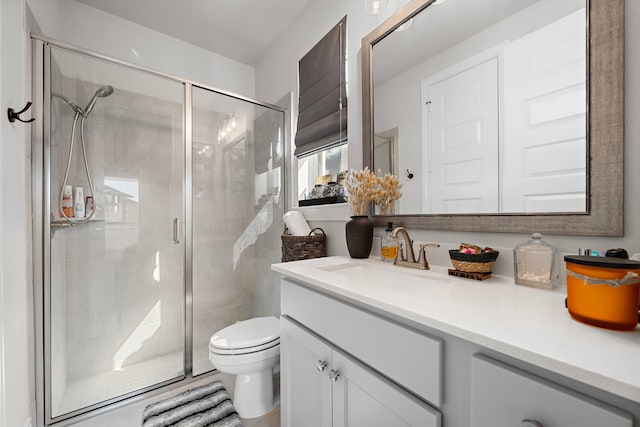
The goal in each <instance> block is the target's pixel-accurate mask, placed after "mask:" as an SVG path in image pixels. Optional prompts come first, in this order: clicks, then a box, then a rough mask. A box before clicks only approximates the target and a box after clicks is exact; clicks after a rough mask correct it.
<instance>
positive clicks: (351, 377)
mask: <svg viewBox="0 0 640 427" xmlns="http://www.w3.org/2000/svg"><path fill="white" fill-rule="evenodd" d="M329 378H330V379H331V381H332V382H333V427H362V426H367V427H389V426H394V427H401V426H420V427H439V426H440V413H439V412H438V411H437V410H435V409H433V408H431V407H430V406H429V405H427V404H426V403H424V402H422V401H420V400H418V399H417V398H415V397H414V396H412V395H410V394H408V393H406V392H405V391H403V390H401V389H400V388H398V387H397V386H395V385H393V384H392V383H391V382H389V381H387V380H386V379H384V378H383V377H382V376H380V375H379V374H377V373H375V372H373V371H372V370H370V369H368V368H366V367H365V366H364V365H361V364H359V363H357V362H355V361H354V360H353V359H351V358H349V357H347V356H345V355H343V354H342V353H340V352H338V351H336V350H334V351H333V366H332V369H331V371H330V373H329Z"/></svg>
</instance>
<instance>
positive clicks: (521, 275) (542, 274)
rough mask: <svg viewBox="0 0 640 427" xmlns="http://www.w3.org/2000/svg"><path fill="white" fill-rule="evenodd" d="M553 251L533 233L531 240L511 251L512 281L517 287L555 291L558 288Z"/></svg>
mask: <svg viewBox="0 0 640 427" xmlns="http://www.w3.org/2000/svg"><path fill="white" fill-rule="evenodd" d="M555 258H556V254H555V249H554V248H553V247H551V246H550V245H549V244H548V243H547V242H545V241H544V240H542V234H540V233H533V234H532V235H531V240H529V241H528V242H526V243H522V244H520V245H517V246H516V247H515V249H514V250H513V263H514V279H515V282H516V284H517V285H525V286H533V287H536V288H545V289H555V288H556V287H557V286H558V273H557V272H556V259H555Z"/></svg>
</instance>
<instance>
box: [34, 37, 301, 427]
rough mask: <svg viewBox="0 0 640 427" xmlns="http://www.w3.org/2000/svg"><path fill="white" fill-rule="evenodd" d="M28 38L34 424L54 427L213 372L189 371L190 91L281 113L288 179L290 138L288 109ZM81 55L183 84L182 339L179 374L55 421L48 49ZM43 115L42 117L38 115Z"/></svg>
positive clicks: (50, 41)
mask: <svg viewBox="0 0 640 427" xmlns="http://www.w3.org/2000/svg"><path fill="white" fill-rule="evenodd" d="M31 39H32V43H31V44H32V74H33V77H32V94H33V95H32V97H33V101H34V117H35V118H36V123H40V124H41V125H40V126H38V125H35V126H33V127H32V129H33V130H32V155H31V177H32V191H31V192H32V206H33V224H32V226H33V239H32V240H33V286H34V289H33V291H34V292H33V298H34V327H35V339H36V342H35V374H36V378H35V379H36V411H37V425H38V426H48V425H53V424H55V425H56V426H65V425H69V424H70V423H72V422H77V421H81V420H84V419H88V418H91V417H93V416H96V415H99V414H101V413H104V412H107V411H110V410H113V409H116V408H118V407H120V406H124V405H126V404H129V403H131V402H134V401H138V400H142V399H145V398H148V397H151V396H153V395H156V394H158V393H161V392H163V391H166V390H168V389H169V387H171V386H173V385H176V384H188V383H190V382H193V381H197V380H200V379H201V378H205V377H207V376H209V375H213V374H215V373H216V371H215V370H214V371H210V372H206V373H203V374H199V375H196V376H194V375H193V372H192V356H193V354H192V353H193V191H192V189H193V182H192V173H193V153H192V149H193V116H192V111H193V105H192V96H193V91H192V89H193V87H198V88H201V89H204V90H207V91H210V92H214V93H217V94H220V95H224V96H229V97H232V98H235V99H237V100H240V101H245V102H248V103H251V104H254V105H257V106H261V107H265V108H269V109H271V110H275V111H279V112H281V113H283V120H282V125H283V127H284V132H283V141H284V147H285V149H284V153H283V155H284V159H285V160H284V161H283V162H282V165H281V167H282V169H283V170H282V175H281V176H282V177H283V179H284V180H286V178H287V177H288V176H289V174H288V173H289V171H288V169H289V168H288V160H287V159H289V156H290V148H289V144H288V142H289V141H290V135H291V130H290V126H291V120H290V111H289V110H288V109H287V108H283V107H280V106H277V105H273V104H269V103H265V102H261V101H258V100H255V99H252V98H248V97H245V96H242V95H238V94H235V93H232V92H229V91H225V90H222V89H219V88H216V87H213V86H210V85H206V84H202V83H199V82H195V81H192V80H188V79H184V78H180V77H177V76H174V75H171V74H167V73H163V72H159V71H155V70H152V69H150V68H146V67H143V66H140V65H136V64H132V63H129V62H126V61H122V60H119V59H115V58H112V57H109V56H106V55H102V54H99V53H95V52H92V51H89V50H86V49H83V48H80V47H77V46H73V45H69V44H66V43H62V42H58V41H56V40H53V39H50V38H47V37H43V36H40V35H34V34H32V35H31ZM52 47H55V48H57V49H61V50H64V51H66V52H70V53H74V54H77V55H82V56H85V57H88V58H92V59H95V60H100V61H105V62H108V63H110V64H113V65H119V66H123V67H126V68H129V69H132V70H136V71H140V72H143V73H148V74H151V75H153V76H156V77H162V78H166V79H170V80H173V81H175V82H178V83H181V84H182V85H183V86H184V107H183V130H182V134H183V146H184V150H185V152H184V162H185V163H184V165H183V173H184V175H183V179H182V182H183V188H182V191H183V193H182V194H183V197H184V199H183V208H182V211H183V218H184V220H183V226H182V227H181V228H182V229H181V230H180V233H181V234H182V235H183V237H184V242H185V244H184V254H183V256H184V264H183V265H184V273H183V278H184V283H183V286H184V301H183V313H184V319H183V320H184V322H183V325H184V327H183V336H184V375H183V376H182V377H176V378H173V379H169V380H166V381H163V382H160V383H156V384H153V385H151V386H148V387H145V388H142V389H138V390H136V391H133V392H129V393H126V394H124V395H120V396H117V397H115V398H111V399H108V400H105V401H101V402H98V403H95V404H93V405H90V406H87V407H83V408H81V409H78V410H75V411H73V412H69V413H66V414H63V415H60V416H58V417H55V418H52V417H51V358H50V357H46V356H47V355H50V353H51V336H50V335H51V330H50V327H49V325H50V320H49V321H46V319H50V317H51V310H50V301H51V299H50V298H51V295H50V289H51V245H50V241H51V223H50V220H49V212H50V204H51V155H50V147H51V141H50V131H51V123H50V112H51V81H50V79H51V70H50V60H51V48H52ZM45 112H47V114H46V115H45V114H44V113H45ZM282 197H283V204H284V206H288V197H289V195H288V194H287V191H285V190H283V191H282Z"/></svg>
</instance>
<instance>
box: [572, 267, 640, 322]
mask: <svg viewBox="0 0 640 427" xmlns="http://www.w3.org/2000/svg"><path fill="white" fill-rule="evenodd" d="M564 260H565V262H566V267H567V308H568V309H569V313H570V314H571V316H572V317H573V318H574V319H576V320H579V321H581V322H584V323H588V324H590V325H595V326H600V327H603V328H608V329H618V330H629V329H634V328H635V327H636V326H637V324H638V306H639V305H640V262H638V261H633V260H628V259H620V258H610V257H595V256H574V255H567V256H565V257H564Z"/></svg>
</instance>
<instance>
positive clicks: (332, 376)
mask: <svg viewBox="0 0 640 427" xmlns="http://www.w3.org/2000/svg"><path fill="white" fill-rule="evenodd" d="M340 375H342V373H341V372H340V371H334V370H333V369H332V370H331V371H330V372H329V379H330V380H331V381H333V382H334V383H335V382H336V381H338V377H339V376H340Z"/></svg>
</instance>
